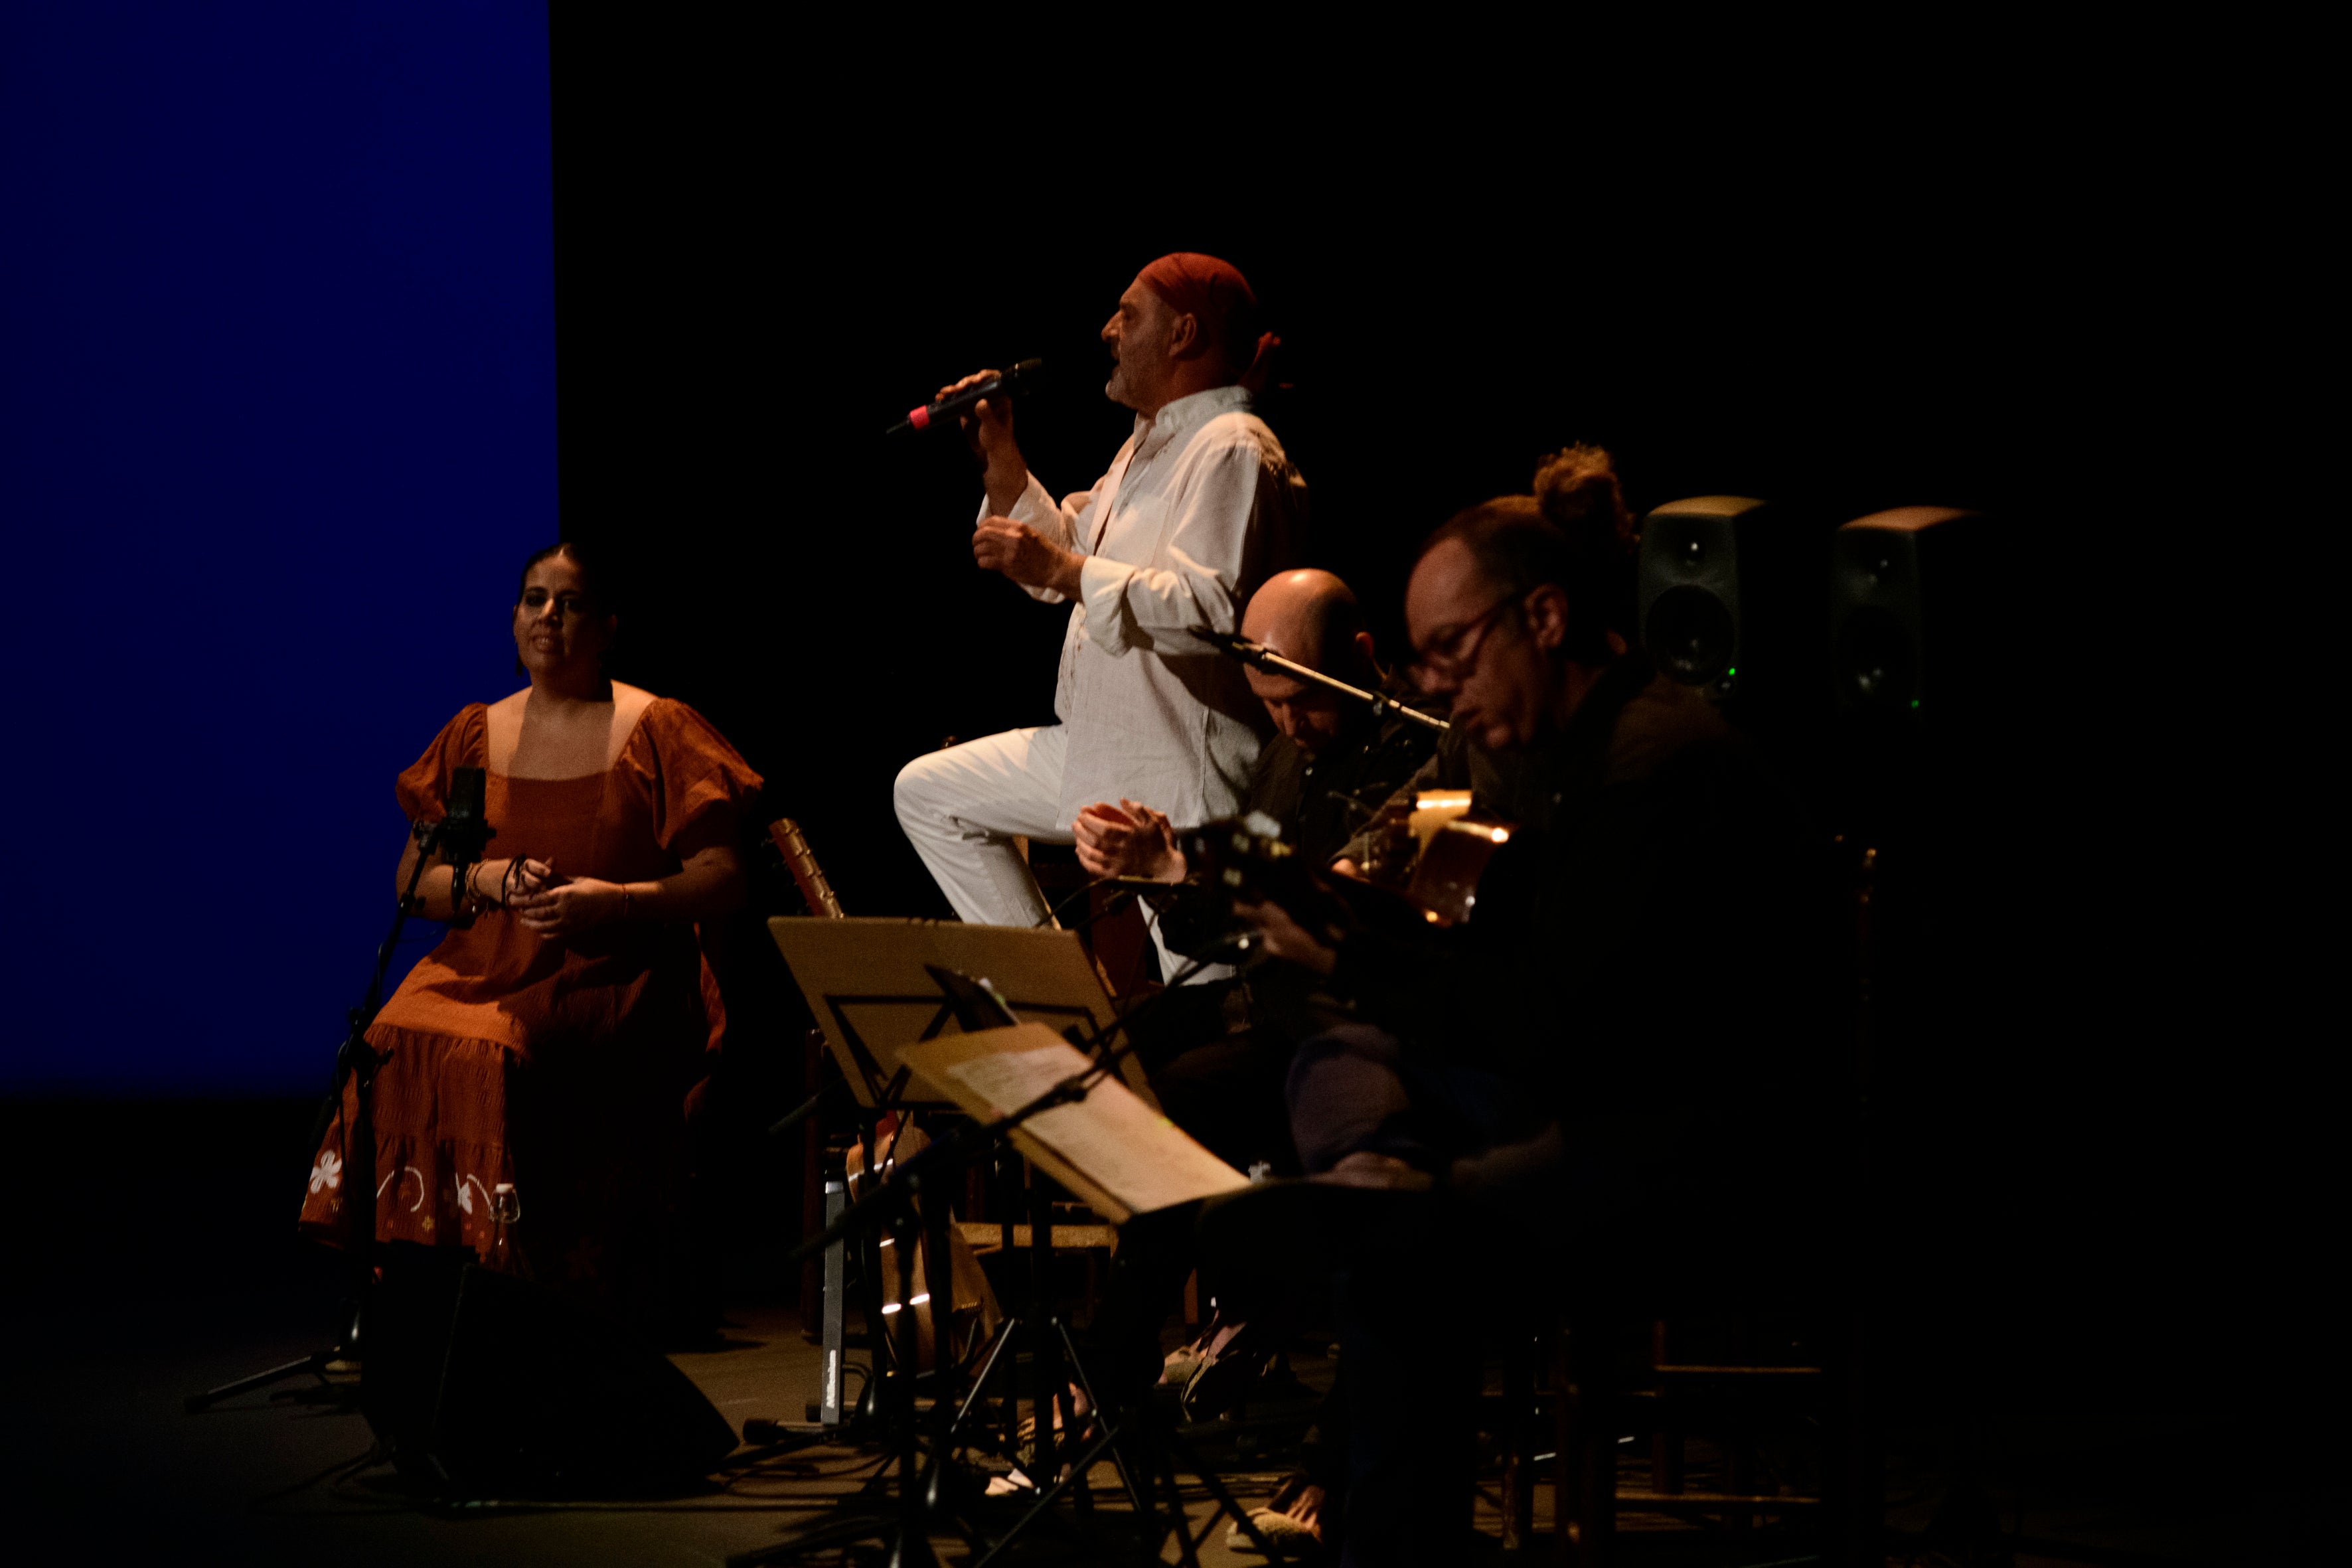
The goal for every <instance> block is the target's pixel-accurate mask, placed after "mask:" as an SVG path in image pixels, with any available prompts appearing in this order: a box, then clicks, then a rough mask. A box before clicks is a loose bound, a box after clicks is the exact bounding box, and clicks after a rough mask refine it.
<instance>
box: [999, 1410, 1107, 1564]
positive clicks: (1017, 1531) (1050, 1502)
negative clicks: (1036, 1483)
mask: <svg viewBox="0 0 2352 1568" xmlns="http://www.w3.org/2000/svg"><path fill="white" fill-rule="evenodd" d="M1118 1430H1119V1429H1118V1427H1116V1426H1105V1427H1104V1428H1103V1430H1102V1435H1101V1436H1098V1437H1097V1438H1096V1439H1095V1440H1094V1441H1093V1442H1091V1443H1089V1444H1087V1447H1086V1451H1085V1452H1084V1453H1082V1454H1080V1455H1078V1456H1077V1458H1076V1459H1075V1460H1073V1461H1072V1463H1071V1465H1070V1468H1069V1471H1068V1473H1067V1474H1066V1475H1064V1476H1062V1477H1060V1478H1059V1479H1056V1480H1055V1482H1054V1484H1053V1485H1052V1486H1049V1487H1047V1488H1046V1489H1045V1490H1044V1491H1041V1492H1039V1493H1038V1494H1037V1500H1036V1501H1035V1502H1033V1503H1031V1504H1030V1505H1029V1511H1028V1512H1026V1513H1024V1514H1023V1515H1022V1516H1021V1517H1020V1518H1019V1519H1017V1520H1015V1521H1013V1528H1012V1529H1010V1530H1008V1531H1005V1532H1004V1534H1003V1538H1002V1539H1000V1540H999V1541H998V1542H996V1544H995V1545H993V1546H992V1547H990V1548H989V1549H988V1551H987V1552H985V1553H984V1554H983V1555H982V1557H981V1558H980V1559H979V1560H978V1561H977V1562H975V1563H972V1565H971V1568H988V1564H989V1563H992V1562H994V1561H995V1560H996V1555H997V1553H998V1552H1003V1550H1004V1549H1005V1548H1006V1547H1008V1546H1010V1545H1012V1544H1013V1542H1015V1541H1018V1540H1019V1539H1021V1532H1022V1531H1025V1530H1027V1529H1028V1528H1029V1526H1030V1525H1031V1524H1033V1523H1034V1522H1035V1521H1036V1519H1037V1516H1038V1515H1040V1514H1042V1513H1044V1512H1045V1510H1047V1509H1049V1508H1051V1507H1053V1506H1054V1500H1055V1499H1056V1498H1058V1497H1060V1496H1061V1495H1062V1494H1063V1493H1064V1492H1066V1491H1067V1490H1069V1489H1070V1484H1071V1482H1072V1481H1074V1480H1076V1479H1078V1478H1079V1477H1081V1476H1084V1475H1085V1474H1086V1473H1087V1470H1088V1469H1090V1468H1093V1466H1094V1462H1095V1461H1096V1460H1097V1459H1098V1458H1101V1457H1102V1452H1103V1450H1104V1449H1105V1448H1108V1447H1110V1444H1111V1439H1112V1438H1114V1437H1116V1436H1118Z"/></svg>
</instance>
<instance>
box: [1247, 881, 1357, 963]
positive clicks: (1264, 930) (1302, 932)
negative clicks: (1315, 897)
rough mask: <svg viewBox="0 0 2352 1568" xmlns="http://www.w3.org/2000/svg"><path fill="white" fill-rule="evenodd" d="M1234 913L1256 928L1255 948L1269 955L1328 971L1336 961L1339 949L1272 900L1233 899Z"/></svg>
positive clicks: (1337, 960) (1269, 956)
mask: <svg viewBox="0 0 2352 1568" xmlns="http://www.w3.org/2000/svg"><path fill="white" fill-rule="evenodd" d="M1234 916H1235V917H1236V918H1238V919H1240V920H1244V921H1248V922H1249V923H1250V924H1251V925H1254V926H1255V927H1256V928H1257V930H1258V935H1259V946H1258V951H1260V952H1263V953H1265V955H1266V956H1267V957H1268V958H1284V959H1288V960H1289V961H1290V962H1291V963H1296V964H1297V965H1298V966H1299V967H1301V968H1303V969H1310V970H1312V971H1314V972H1315V973H1318V974H1323V975H1328V974H1329V973H1331V972H1332V971H1333V970H1334V969H1336V968H1338V967H1339V949H1338V948H1337V947H1334V946H1331V945H1329V944H1328V943H1327V942H1323V941H1322V940H1321V939H1319V938H1318V937H1317V936H1315V935H1314V934H1313V933H1312V932H1310V931H1307V928H1306V927H1305V926H1302V925H1300V924H1299V923H1298V922H1297V921H1296V920H1294V919H1292V918H1291V914H1290V911H1289V910H1286V909H1284V908H1283V907H1282V906H1281V905H1280V904H1277V903H1273V902H1265V903H1244V901H1242V900H1239V899H1235V900H1234Z"/></svg>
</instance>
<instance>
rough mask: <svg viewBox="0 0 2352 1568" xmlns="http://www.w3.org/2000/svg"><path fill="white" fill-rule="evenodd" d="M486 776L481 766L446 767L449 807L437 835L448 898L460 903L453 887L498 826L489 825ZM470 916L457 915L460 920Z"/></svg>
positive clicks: (459, 885)
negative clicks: (447, 879) (445, 869)
mask: <svg viewBox="0 0 2352 1568" xmlns="http://www.w3.org/2000/svg"><path fill="white" fill-rule="evenodd" d="M437 832H438V835H439V841H440V848H441V858H442V859H444V860H446V861H447V862H448V864H449V869H450V873H451V880H450V883H449V889H450V896H451V902H452V903H453V904H455V903H460V902H461V900H458V899H457V890H458V889H461V888H463V887H464V886H465V885H466V872H467V869H468V868H470V867H472V865H473V864H474V862H475V861H477V860H479V859H480V858H482V851H483V850H484V849H486V848H488V847H489V842H490V840H491V839H493V838H496V837H498V836H499V830H498V829H497V828H495V827H492V826H490V821H489V800H488V775H487V773H486V771H485V770H483V769H481V768H452V769H450V770H449V807H448V810H447V811H446V812H445V813H443V815H442V817H441V826H440V827H439V828H438V830H437ZM466 919H470V917H460V920H461V923H462V921H464V920H466Z"/></svg>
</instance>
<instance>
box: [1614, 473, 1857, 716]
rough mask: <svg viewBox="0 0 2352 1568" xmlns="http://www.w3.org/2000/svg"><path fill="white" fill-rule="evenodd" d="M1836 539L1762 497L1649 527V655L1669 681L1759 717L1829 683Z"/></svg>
mask: <svg viewBox="0 0 2352 1568" xmlns="http://www.w3.org/2000/svg"><path fill="white" fill-rule="evenodd" d="M1826 531H1827V530H1826V528H1825V527H1822V526H1817V525H1816V520H1814V519H1813V518H1811V517H1810V516H1808V515H1806V514H1805V513H1803V512H1801V511H1797V510H1791V509H1790V508H1787V507H1780V506H1769V505H1767V504H1766V503H1765V502H1763V501H1760V500H1756V499H1755V498H1753V497H1751V496H1693V497H1690V498H1688V499H1686V500H1676V501H1668V502H1667V503H1666V504H1665V505H1664V506H1661V507H1657V508H1655V509H1654V510H1652V511H1651V512H1650V513H1649V515H1648V516H1647V517H1646V518H1644V519H1643V523H1642V553H1641V564H1640V567H1639V570H1638V576H1637V584H1638V602H1639V605H1640V610H1641V629H1642V644H1643V647H1645V648H1647V649H1648V650H1649V654H1650V657H1651V658H1653V659H1654V660H1655V661H1656V663H1657V666H1658V668H1659V669H1660V670H1661V671H1662V672H1664V674H1665V675H1666V676H1667V677H1668V678H1669V679H1674V680H1678V681H1680V682H1681V683H1682V684H1684V685H1685V686H1693V687H1697V688H1698V689H1701V690H1703V691H1705V692H1706V694H1707V695H1708V696H1709V697H1711V698H1713V699H1714V700H1716V701H1717V702H1718V703H1723V704H1726V705H1727V706H1731V707H1734V708H1739V709H1745V710H1755V709H1756V708H1757V707H1758V706H1759V703H1758V700H1759V699H1762V700H1765V702H1767V703H1769V704H1770V705H1772V706H1775V707H1778V706H1783V705H1785V704H1786V703H1787V702H1789V701H1792V700H1801V693H1802V692H1803V690H1804V689H1805V688H1806V687H1807V686H1808V685H1809V684H1811V683H1812V682H1813V681H1814V680H1816V679H1818V676H1817V671H1818V667H1819V663H1820V652H1819V644H1820V634H1819V631H1818V629H1817V628H1818V627H1819V626H1820V625H1821V605H1822V586H1821V579H1822V574H1821V557H1822V535H1823V534H1824V533H1825V532H1826Z"/></svg>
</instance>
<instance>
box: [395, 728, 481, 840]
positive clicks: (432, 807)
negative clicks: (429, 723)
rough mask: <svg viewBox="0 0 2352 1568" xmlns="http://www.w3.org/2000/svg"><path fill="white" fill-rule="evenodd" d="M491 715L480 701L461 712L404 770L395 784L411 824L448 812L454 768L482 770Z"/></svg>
mask: <svg viewBox="0 0 2352 1568" xmlns="http://www.w3.org/2000/svg"><path fill="white" fill-rule="evenodd" d="M489 712H490V710H488V708H485V707H483V706H482V705H481V704H480V703H478V702H472V703H468V704H467V705H466V706H465V707H463V708H460V709H459V710H457V717H456V718H455V719H452V720H450V721H448V722H447V723H446V724H444V725H442V726H441V732H440V733H439V734H437V735H436V736H434V737H433V743H432V744H431V745H429V746H427V747H425V754H424V755H423V756H421V757H419V758H417V759H416V760H415V762H413V763H409V764H408V766H407V767H405V768H404V769H403V770H402V771H401V774H400V778H399V780H398V782H396V783H395V784H394V785H393V792H394V794H395V795H398V796H399V797H400V813H401V815H402V816H405V817H407V818H408V820H409V821H411V822H425V821H437V820H438V819H439V818H440V817H441V816H443V815H444V814H445V813H446V812H447V810H448V800H449V773H450V770H452V769H453V768H478V767H480V766H482V765H483V764H482V759H483V757H484V756H485V755H487V754H488V747H489Z"/></svg>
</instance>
